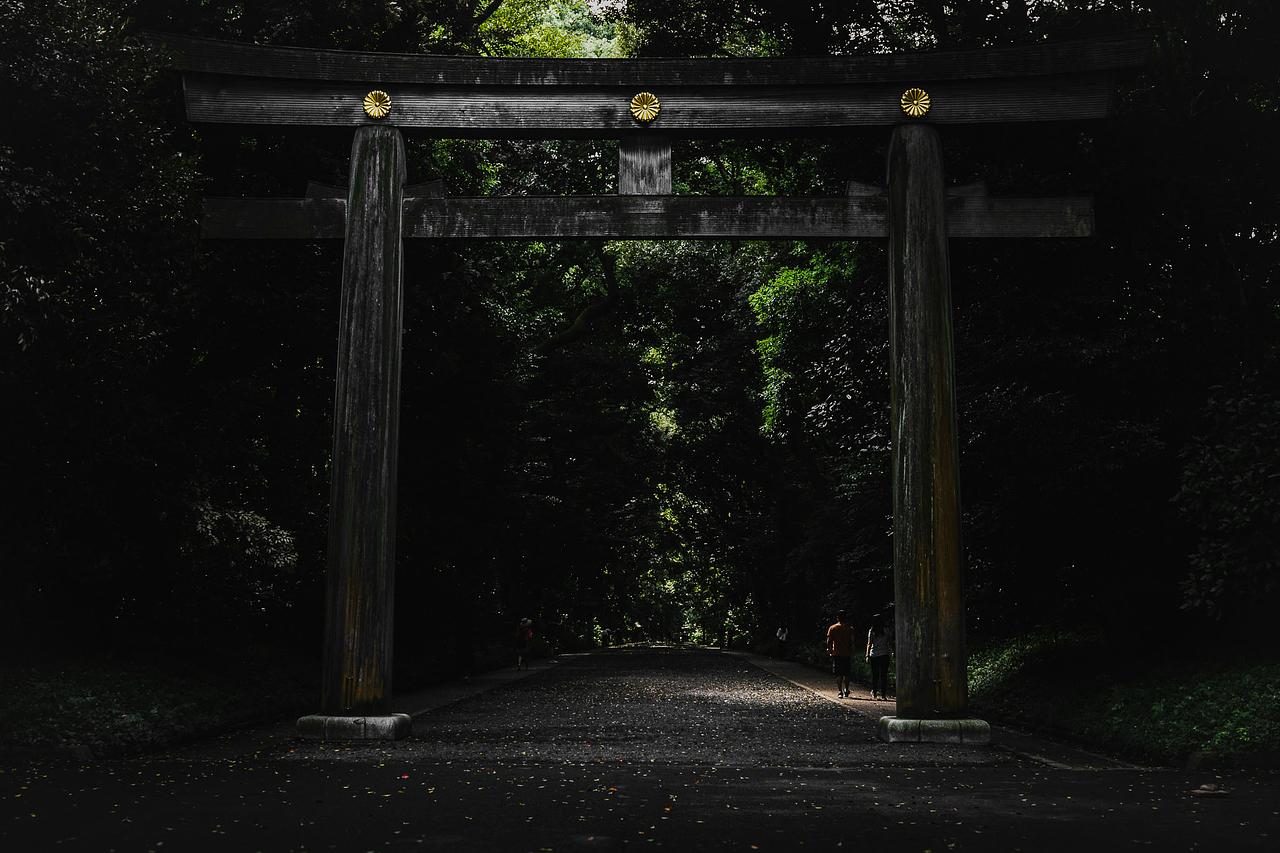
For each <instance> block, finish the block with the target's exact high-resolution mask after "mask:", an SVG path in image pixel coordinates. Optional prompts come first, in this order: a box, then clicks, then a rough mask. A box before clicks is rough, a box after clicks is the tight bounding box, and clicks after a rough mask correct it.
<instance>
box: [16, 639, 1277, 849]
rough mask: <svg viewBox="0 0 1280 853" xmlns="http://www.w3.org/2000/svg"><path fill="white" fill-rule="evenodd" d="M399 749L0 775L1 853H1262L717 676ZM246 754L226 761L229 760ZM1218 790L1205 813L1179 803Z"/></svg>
mask: <svg viewBox="0 0 1280 853" xmlns="http://www.w3.org/2000/svg"><path fill="white" fill-rule="evenodd" d="M415 732H416V734H415V736H414V737H413V738H412V739H410V740H407V741H402V742H399V743H394V744H383V745H317V744H310V743H303V742H301V741H298V740H296V739H294V738H291V737H288V736H284V737H281V736H279V734H278V730H270V731H268V730H265V729H264V730H263V731H262V732H260V733H259V734H258V735H257V736H256V737H257V740H256V741H254V737H250V736H245V735H242V736H240V737H239V739H237V740H235V741H229V742H224V743H221V744H217V745H215V746H211V747H210V748H209V749H208V750H206V751H204V752H203V753H202V752H201V751H200V750H191V749H187V750H183V751H178V752H172V753H167V754H158V755H151V756H146V757H142V758H136V759H131V760H125V761H101V762H93V763H76V762H73V761H68V760H62V759H59V760H50V761H36V762H31V761H28V762H22V763H10V764H8V765H5V766H0V804H2V805H0V850H5V851H9V850H13V851H22V853H27V851H43V850H58V851H62V850H83V851H95V853H109V851H121V853H123V851H135V850H137V851H155V853H167V851H171V850H172V851H184V853H185V851H201V850H226V851H264V853H268V852H269V851H319V850H338V851H347V850H351V851H374V850H377V851H382V850H432V851H434V850H442V851H443V850H448V851H472V850H476V851H530V853H535V852H536V853H550V851H569V850H612V851H625V850H636V849H638V848H641V847H643V848H648V847H666V848H669V849H676V850H702V849H709V850H740V851H744V853H746V851H754V850H778V851H788V850H808V849H822V850H845V849H851V848H855V847H856V848H867V847H870V848H883V849H892V850H895V851H896V850H909V851H932V853H944V851H953V850H1000V851H1018V850H1026V851H1050V850H1051V851H1057V850H1062V851H1067V850H1070V851H1073V853H1074V851H1079V850H1080V849H1092V850H1098V851H1107V850H1128V849H1156V850H1162V851H1164V850H1188V851H1192V850H1213V851H1220V850H1248V849H1256V850H1273V849H1276V839H1277V838H1280V816H1278V815H1280V784H1278V783H1277V780H1276V779H1275V778H1273V777H1261V776H1259V777H1236V778H1230V779H1225V780H1214V779H1213V777H1212V776H1208V775H1205V774H1195V773H1188V772H1182V771H1153V770H1131V769H1114V770H1079V771H1069V770H1056V769H1052V768H1047V767H1043V766H1033V765H1030V764H1026V763H1023V762H1021V761H1019V760H1018V759H1016V758H1014V757H1012V756H1010V755H1008V754H1007V753H1002V752H999V751H994V750H985V749H958V750H955V749H953V750H951V751H948V750H946V749H942V748H932V747H924V748H921V746H920V745H916V746H914V747H912V746H906V745H900V746H890V745H887V744H880V743H878V742H876V741H875V739H874V713H871V714H869V713H866V712H865V709H864V710H861V711H860V710H859V709H858V708H857V706H852V705H851V706H849V707H842V706H841V705H839V704H837V703H835V702H832V701H828V700H826V699H823V698H820V697H818V696H816V695H815V694H814V693H812V692H811V691H808V690H805V689H803V688H801V687H797V686H796V685H794V684H791V683H790V682H788V681H785V680H783V679H781V678H778V677H776V676H774V675H771V674H768V673H766V672H764V671H762V670H761V669H758V668H756V667H755V666H752V665H751V664H750V663H749V662H748V661H746V660H745V659H743V658H740V657H734V656H730V655H722V654H717V653H712V652H701V651H690V650H677V649H634V650H617V651H610V652H604V653H595V654H590V655H583V656H568V657H566V658H565V659H564V660H563V661H562V662H561V663H559V664H558V665H556V666H553V667H550V668H548V669H547V670H546V671H543V672H539V673H534V674H532V675H531V676H530V677H528V678H523V679H520V680H518V681H510V682H508V683H503V684H500V685H499V686H497V687H495V688H494V689H492V690H490V691H488V692H486V693H483V694H480V695H475V696H471V697H469V698H466V699H463V700H462V701H459V702H457V703H455V704H451V705H447V706H444V707H438V708H436V709H435V710H432V711H429V712H427V713H425V714H423V715H420V716H419V717H418V718H417V719H416V720H415ZM229 743H233V744H235V745H237V746H243V745H246V744H249V745H251V746H252V749H245V750H242V751H240V752H232V751H229V749H228V744H229ZM1210 781H1217V782H1219V783H1220V784H1222V785H1223V786H1224V787H1225V788H1227V789H1228V790H1229V793H1228V794H1227V795H1226V796H1223V797H1215V798H1199V797H1193V796H1191V795H1190V793H1189V792H1190V790H1191V789H1193V788H1196V787H1198V786H1199V785H1201V784H1204V783H1205V782H1210Z"/></svg>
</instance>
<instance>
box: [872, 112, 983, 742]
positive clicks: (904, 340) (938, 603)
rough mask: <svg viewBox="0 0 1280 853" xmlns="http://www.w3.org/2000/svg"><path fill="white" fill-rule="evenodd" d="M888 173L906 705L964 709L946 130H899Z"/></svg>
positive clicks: (897, 590)
mask: <svg viewBox="0 0 1280 853" xmlns="http://www.w3.org/2000/svg"><path fill="white" fill-rule="evenodd" d="M888 172H889V181H888V183H889V252H888V254H889V349H890V356H889V357H890V382H891V386H892V390H891V395H890V397H891V402H890V418H891V424H890V437H891V439H892V443H893V462H892V465H893V577H894V600H895V602H896V607H895V617H894V618H895V622H896V629H897V631H896V633H897V636H896V646H897V656H898V661H897V700H898V712H897V715H898V716H899V717H904V718H911V719H938V718H946V717H960V716H963V715H964V712H965V709H966V706H967V680H966V679H967V676H966V670H965V663H966V660H965V637H964V594H963V579H962V576H961V563H960V559H961V551H960V482H959V453H958V449H957V442H956V413H955V355H954V345H953V341H952V321H951V273H950V269H949V260H948V254H947V234H946V226H945V221H944V218H945V216H946V203H945V189H944V184H943V172H942V148H941V145H940V143H939V141H938V132H937V131H936V130H934V129H933V128H931V127H928V126H925V125H908V126H903V127H899V128H897V129H896V130H895V131H894V133H893V137H892V139H891V141H890V143H889V167H888Z"/></svg>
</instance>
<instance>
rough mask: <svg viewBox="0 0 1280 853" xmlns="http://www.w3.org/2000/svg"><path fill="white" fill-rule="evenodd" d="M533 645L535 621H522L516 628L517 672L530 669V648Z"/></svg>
mask: <svg viewBox="0 0 1280 853" xmlns="http://www.w3.org/2000/svg"><path fill="white" fill-rule="evenodd" d="M532 643H533V621H532V620H530V619H521V620H520V625H519V627H518V628H516V671H517V672H519V671H520V670H522V669H528V668H529V663H528V660H527V658H528V657H529V646H530V645H532Z"/></svg>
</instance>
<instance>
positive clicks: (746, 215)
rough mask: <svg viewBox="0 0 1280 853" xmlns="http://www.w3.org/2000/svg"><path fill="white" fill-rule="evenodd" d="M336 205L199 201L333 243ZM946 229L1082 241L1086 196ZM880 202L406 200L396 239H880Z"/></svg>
mask: <svg viewBox="0 0 1280 853" xmlns="http://www.w3.org/2000/svg"><path fill="white" fill-rule="evenodd" d="M345 230H346V202H345V200H343V199H334V198H310V199H266V198H247V199H236V198H210V199H206V200H205V205H204V218H203V220H202V234H203V236H205V237H208V238H214V239H244V238H250V239H253V238H258V239H303V240H321V239H333V238H342V237H343V236H344V234H345ZM947 232H948V234H949V235H950V236H952V237H956V238H969V237H1088V236H1090V235H1091V234H1092V233H1093V200H1092V199H1090V198H1088V197H1068V198H987V197H984V196H952V197H949V198H948V200H947ZM887 234H888V212H887V207H886V201H885V197H884V196H874V195H871V196H851V197H843V198H829V197H772V196H746V197H732V198H726V197H716V196H624V195H618V196H511V197H484V198H425V197H417V198H406V199H405V200H404V236H405V237H407V238H426V237H434V238H446V239H457V238H464V239H512V240H519V239H548V240H551V239H554V240H573V239H579V238H583V239H592V238H594V239H635V240H646V239H721V238H735V239H751V240H771V239H802V238H811V239H882V238H884V237H885V236H886V235H887Z"/></svg>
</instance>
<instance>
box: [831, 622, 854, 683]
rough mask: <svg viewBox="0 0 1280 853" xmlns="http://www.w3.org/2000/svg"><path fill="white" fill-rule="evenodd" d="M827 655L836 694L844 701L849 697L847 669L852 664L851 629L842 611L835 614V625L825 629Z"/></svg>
mask: <svg viewBox="0 0 1280 853" xmlns="http://www.w3.org/2000/svg"><path fill="white" fill-rule="evenodd" d="M827 654H829V655H831V674H832V675H834V676H835V677H836V693H837V694H839V696H840V698H841V699H845V698H847V697H848V696H849V668H850V665H851V664H852V663H853V628H852V627H851V626H849V625H846V624H845V621H844V611H843V610H841V611H840V612H839V613H837V614H836V623H835V624H834V625H832V626H831V627H830V628H828V629H827Z"/></svg>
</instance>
